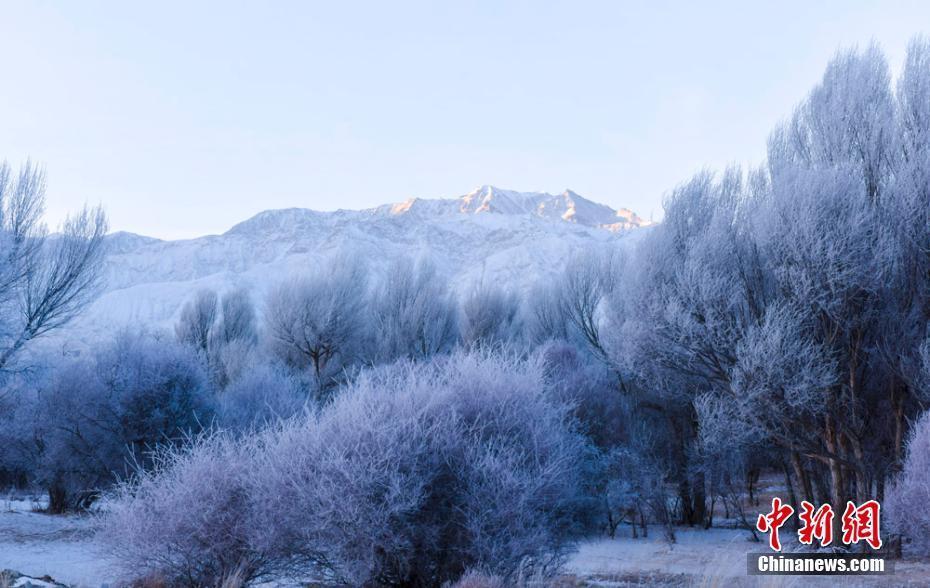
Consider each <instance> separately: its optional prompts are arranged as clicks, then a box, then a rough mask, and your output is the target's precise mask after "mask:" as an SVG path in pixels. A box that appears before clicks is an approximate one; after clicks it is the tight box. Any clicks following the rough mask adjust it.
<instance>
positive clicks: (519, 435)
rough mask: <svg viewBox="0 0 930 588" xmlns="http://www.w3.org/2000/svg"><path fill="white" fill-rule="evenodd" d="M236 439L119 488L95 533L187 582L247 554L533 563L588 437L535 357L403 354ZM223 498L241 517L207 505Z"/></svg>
mask: <svg viewBox="0 0 930 588" xmlns="http://www.w3.org/2000/svg"><path fill="white" fill-rule="evenodd" d="M240 443H241V444H242V445H239V446H238V447H239V448H240V449H238V450H234V449H233V448H231V446H230V445H229V442H228V441H227V440H225V438H224V439H223V440H222V441H217V440H215V439H212V438H211V439H209V440H207V441H201V442H200V443H198V444H197V445H196V446H195V447H194V448H193V449H192V450H191V452H190V453H189V454H183V455H182V456H181V457H171V458H169V459H166V460H165V461H164V467H162V468H160V470H159V473H158V474H157V475H146V476H143V478H142V479H141V481H140V482H138V483H137V485H136V486H132V487H127V488H125V489H124V491H123V492H122V493H121V496H120V499H119V500H118V501H117V506H116V509H115V514H114V515H112V518H111V520H110V523H109V524H108V525H107V529H108V531H107V532H106V534H105V535H104V538H105V539H106V540H107V541H108V543H110V544H114V545H120V546H121V549H122V553H123V556H124V557H125V558H126V559H125V561H128V562H132V564H131V565H132V566H134V567H135V568H136V569H139V570H144V571H145V572H146V573H149V574H162V575H166V576H168V577H172V578H178V580H177V581H178V582H179V583H182V584H188V585H199V584H205V583H213V582H217V581H219V580H221V579H222V578H223V577H225V576H224V575H225V574H227V573H228V572H229V570H230V569H232V567H231V566H233V563H235V562H240V563H241V562H245V563H244V564H242V565H244V566H245V568H246V569H248V570H251V573H252V575H253V576H258V575H268V574H269V573H274V574H277V575H279V576H280V575H286V576H290V577H306V576H307V575H308V574H309V575H314V576H317V577H324V578H328V579H329V580H333V581H339V582H345V583H348V584H351V585H372V584H381V585H408V586H439V585H441V584H443V583H444V582H448V581H454V580H456V579H457V578H459V577H460V576H461V575H462V574H463V573H464V572H465V571H466V570H468V569H472V568H480V569H483V570H487V571H488V572H490V573H495V574H500V575H501V576H503V577H505V578H506V577H509V576H510V575H511V574H514V573H515V572H517V571H518V570H521V571H527V570H532V571H534V573H535V572H545V571H547V570H549V569H551V567H552V566H553V565H554V564H556V563H558V561H559V560H560V557H561V556H562V555H563V554H564V553H565V551H566V549H567V548H568V547H569V545H570V541H571V539H572V538H573V537H574V535H575V534H576V532H577V530H578V528H577V509H578V504H579V500H580V499H581V498H580V497H581V495H582V488H581V486H582V480H581V475H582V467H583V465H582V464H583V458H584V456H585V452H586V446H585V442H584V439H583V437H582V436H581V435H579V434H577V433H575V432H574V421H573V420H572V418H571V416H570V408H569V407H568V406H565V405H562V404H559V403H557V402H555V401H553V400H551V399H550V398H548V397H547V395H546V394H545V391H544V383H543V378H542V370H541V368H540V366H539V365H538V363H536V362H533V361H530V362H525V361H519V360H515V359H512V358H506V357H493V356H490V355H487V354H480V353H471V354H465V353H457V354H454V355H452V356H451V357H446V358H438V359H436V360H434V361H433V362H431V363H422V364H412V363H407V362H402V363H399V364H396V365H394V366H390V367H387V368H383V369H379V370H374V371H372V372H368V373H364V374H363V375H362V376H361V377H360V378H359V379H358V381H357V382H355V383H354V384H352V385H350V386H349V387H348V388H347V389H346V390H344V391H343V392H342V393H341V394H340V395H338V396H337V397H336V399H335V400H334V401H333V402H332V404H330V405H328V406H327V407H326V408H324V409H323V410H322V411H321V412H320V413H318V414H313V413H305V414H303V415H302V416H300V417H297V418H295V419H291V420H289V421H286V422H283V423H279V424H278V425H277V426H274V427H272V428H270V429H265V430H264V431H263V432H262V433H260V434H258V435H257V436H254V437H251V438H247V439H244V440H242V441H240ZM220 449H222V451H220ZM172 455H176V454H172ZM228 461H232V462H234V463H228V464H227V465H228V466H229V467H219V466H217V467H215V468H214V467H212V466H211V465H210V464H216V463H225V462H228ZM191 464H200V465H199V466H198V467H193V466H192V465H191ZM230 470H233V471H234V472H241V474H242V475H243V476H245V481H240V479H239V478H236V477H235V476H237V475H239V474H231V473H229V472H230ZM230 476H233V477H234V478H233V479H230ZM192 487H197V488H199V489H198V490H194V489H191V488H192ZM237 488H242V489H243V490H242V492H244V495H245V497H246V499H245V502H244V503H242V504H240V503H235V502H234V499H235V500H238V498H239V496H240V495H239V494H238V493H237V491H236V490H235V489H237ZM192 493H193V494H197V495H196V496H194V495H193V494H192ZM228 504H234V505H235V510H236V512H238V513H239V515H240V517H241V521H242V526H241V527H236V528H235V529H232V530H230V527H229V521H228V518H227V517H225V516H220V515H218V514H217V513H220V514H222V513H223V512H224V509H225V508H226V507H227V506H226V505H228ZM155 519H163V520H164V519H167V522H164V523H156V522H154V520H155ZM171 520H175V521H177V522H171ZM185 521H186V522H185ZM182 522H183V524H182ZM122 529H125V531H123V530H122ZM153 529H155V530H153ZM156 531H157V532H156ZM239 533H244V534H245V536H244V537H240V536H239V535H238V534H239ZM190 537H195V538H196V539H197V540H193V539H190ZM230 541H233V542H234V543H235V545H234V546H232V547H229V548H226V547H223V546H224V545H226V543H228V542H230ZM221 553H222V554H226V553H229V554H236V557H225V556H223V557H224V558H225V559H221ZM233 560H235V562H233ZM178 561H182V562H183V565H182V566H178V565H177V563H176V562H178ZM251 562H259V563H257V564H253V563H251ZM165 566H167V567H165ZM168 568H170V569H168ZM181 568H183V569H190V570H209V573H204V574H200V575H199V576H197V577H196V578H193V579H190V580H184V579H183V578H182V576H183V574H181V575H179V574H177V573H176V571H177V570H178V569H181Z"/></svg>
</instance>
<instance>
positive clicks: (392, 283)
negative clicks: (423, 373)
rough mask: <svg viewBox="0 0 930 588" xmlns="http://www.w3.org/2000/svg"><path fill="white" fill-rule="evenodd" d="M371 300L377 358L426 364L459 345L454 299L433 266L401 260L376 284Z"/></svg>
mask: <svg viewBox="0 0 930 588" xmlns="http://www.w3.org/2000/svg"><path fill="white" fill-rule="evenodd" d="M372 286H373V292H372V293H371V300H372V304H373V313H372V317H373V327H374V330H375V335H374V339H375V341H376V346H377V352H376V356H377V358H378V359H379V360H380V361H385V362H390V361H393V360H395V359H399V358H427V357H430V356H432V355H435V354H437V353H443V352H448V351H450V350H451V349H452V347H453V346H454V345H455V343H456V341H457V339H458V322H457V318H458V317H457V316H456V312H457V310H456V305H455V299H454V297H453V295H452V293H451V291H450V290H449V286H448V283H447V282H446V281H445V279H444V278H443V277H441V276H440V275H439V274H438V272H437V271H436V267H435V266H434V265H433V264H432V263H430V262H429V261H420V262H418V263H416V264H414V263H413V262H412V261H411V260H410V259H408V258H400V259H398V260H396V261H394V262H393V263H391V264H390V265H389V267H388V270H387V272H386V274H385V278H384V280H383V281H382V282H379V283H375V284H373V285H372Z"/></svg>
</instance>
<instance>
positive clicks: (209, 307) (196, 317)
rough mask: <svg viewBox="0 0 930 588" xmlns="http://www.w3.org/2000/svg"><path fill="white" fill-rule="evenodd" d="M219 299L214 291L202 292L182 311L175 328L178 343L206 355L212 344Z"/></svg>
mask: <svg viewBox="0 0 930 588" xmlns="http://www.w3.org/2000/svg"><path fill="white" fill-rule="evenodd" d="M218 306H219V305H218V297H217V295H216V292H214V291H213V290H201V291H199V292H197V294H195V295H194V298H193V299H191V300H189V301H188V302H187V304H185V305H184V307H183V308H182V309H181V316H180V318H178V322H177V324H176V325H175V327H174V333H175V335H176V336H177V338H178V341H179V342H181V343H184V344H185V345H190V346H191V347H193V348H195V349H197V350H198V351H200V352H201V353H203V354H204V355H206V354H207V353H209V351H210V343H211V339H212V338H213V332H214V330H215V327H216V322H217V317H218V314H219V312H218Z"/></svg>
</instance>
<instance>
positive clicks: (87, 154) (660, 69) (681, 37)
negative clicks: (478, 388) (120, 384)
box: [0, 0, 930, 238]
mask: <svg viewBox="0 0 930 588" xmlns="http://www.w3.org/2000/svg"><path fill="white" fill-rule="evenodd" d="M758 4H759V3H750V2H674V3H673V2H667V3H663V2H635V3H634V2H583V1H574V2H568V1H566V2H560V3H550V2H505V1H502V0H501V1H488V2H422V3H412V2H402V1H398V2H296V1H295V2H257V1H256V2H250V3H246V2H232V1H224V2H146V3H143V2H116V1H114V2H96V1H82V2H66V1H64V0H62V1H60V2H50V1H42V0H34V1H27V0H23V1H21V2H20V1H13V0H0V54H2V55H3V56H4V59H3V72H2V78H0V79H2V82H0V159H2V158H5V159H8V160H9V161H10V162H11V163H14V164H15V163H17V162H19V161H22V160H24V159H25V158H27V157H31V158H32V159H34V160H36V161H38V162H41V163H43V164H45V166H46V167H47V169H48V174H49V182H50V186H49V219H50V220H51V221H52V222H57V221H58V220H60V219H61V218H62V216H63V214H64V212H65V211H67V210H69V209H74V208H77V207H79V206H80V205H81V204H83V203H84V202H85V201H90V202H92V203H96V202H102V203H103V204H104V205H105V206H106V208H107V210H108V212H109V213H110V217H111V223H112V225H113V228H114V229H117V230H129V231H134V232H139V233H143V234H149V235H154V236H159V237H171V238H176V237H188V236H196V235H201V234H205V233H216V232H222V231H224V230H226V229H227V228H229V227H230V226H231V225H232V224H234V223H236V222H238V221H240V220H243V219H245V218H247V217H248V216H250V215H252V214H254V213H255V212H258V211H260V210H263V209H267V208H281V207H290V206H299V207H309V208H316V209H322V210H331V209H335V208H361V207H367V206H373V205H376V204H380V203H384V202H390V201H397V200H402V199H405V198H408V197H410V196H422V197H438V196H454V195H458V194H463V193H465V192H467V191H469V190H470V189H471V188H473V187H475V186H477V185H479V184H494V185H497V186H500V187H504V188H512V189H517V190H541V191H549V192H558V191H561V190H563V189H565V188H572V189H574V190H575V191H577V192H579V193H581V194H583V195H585V196H588V197H590V198H592V199H594V200H598V201H601V202H605V203H607V204H610V205H612V206H615V207H619V206H628V207H631V208H633V209H634V210H636V211H637V212H639V213H640V214H642V215H644V216H649V215H650V214H654V215H655V216H656V217H657V218H658V217H659V216H660V214H661V212H660V210H661V198H662V195H663V194H664V193H665V192H666V191H667V190H668V189H670V188H671V187H673V186H674V185H675V184H676V183H678V182H680V181H682V180H684V179H685V178H686V177H687V176H688V175H690V174H691V173H693V172H695V171H697V170H699V169H700V168H701V167H703V166H710V167H721V166H723V165H725V164H726V163H727V162H731V161H736V162H755V161H757V160H759V159H760V158H761V157H762V154H763V150H764V144H765V138H766V135H767V134H768V131H769V130H770V129H771V127H772V126H773V125H774V124H775V123H776V122H778V121H779V120H780V119H782V118H783V117H784V116H786V115H787V114H788V113H789V112H790V110H791V108H792V107H793V105H794V104H795V103H796V102H797V101H798V100H799V99H801V98H802V97H803V96H804V94H805V93H806V92H807V91H808V90H809V89H810V87H811V86H812V85H813V84H814V83H815V82H816V80H817V79H818V78H819V76H820V74H821V72H822V70H823V67H824V65H825V64H826V62H827V61H828V60H829V58H830V57H831V55H832V54H833V53H834V52H835V51H836V49H837V48H839V47H841V46H849V45H853V44H859V45H865V44H867V43H868V42H869V41H870V40H872V39H874V40H875V41H877V42H878V43H880V44H881V45H882V46H883V47H884V49H885V50H886V52H887V54H888V55H889V58H890V60H891V63H892V66H893V67H894V68H895V69H897V67H898V65H899V64H900V61H901V58H902V55H903V53H904V48H905V46H906V44H907V41H908V39H909V38H910V37H911V36H912V35H914V34H915V33H919V32H926V31H922V28H923V29H926V28H928V27H930V3H927V2H772V3H769V5H767V6H760V5H758Z"/></svg>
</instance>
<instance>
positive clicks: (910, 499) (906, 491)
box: [884, 412, 930, 556]
mask: <svg viewBox="0 0 930 588" xmlns="http://www.w3.org/2000/svg"><path fill="white" fill-rule="evenodd" d="M928 503H930V412H926V413H924V415H923V416H922V417H921V418H920V420H919V421H917V424H916V425H915V426H914V428H913V430H912V431H911V436H910V439H909V440H908V443H907V458H906V459H905V461H904V468H903V470H902V471H901V473H900V474H899V475H898V477H897V478H896V479H895V481H894V483H893V484H892V485H891V487H890V488H889V489H888V492H887V493H886V496H885V503H884V506H885V509H886V511H885V512H886V517H887V522H888V524H889V528H890V529H891V530H893V531H894V532H896V533H899V534H901V535H902V536H904V537H907V538H908V539H910V541H911V547H912V548H913V550H914V551H916V552H917V553H919V554H920V555H922V556H928V555H930V514H928V512H927V504H928Z"/></svg>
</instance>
